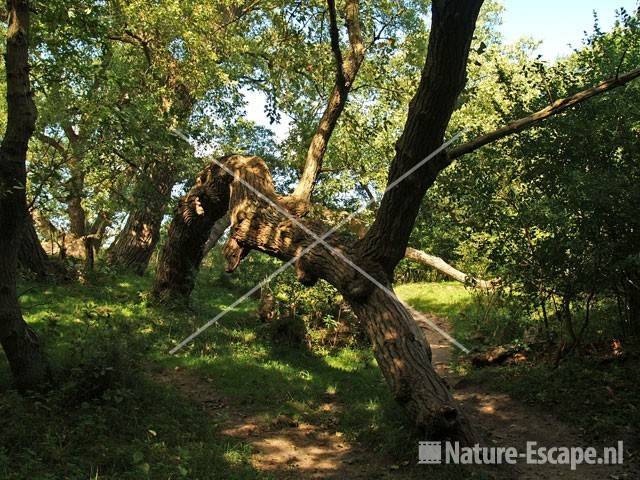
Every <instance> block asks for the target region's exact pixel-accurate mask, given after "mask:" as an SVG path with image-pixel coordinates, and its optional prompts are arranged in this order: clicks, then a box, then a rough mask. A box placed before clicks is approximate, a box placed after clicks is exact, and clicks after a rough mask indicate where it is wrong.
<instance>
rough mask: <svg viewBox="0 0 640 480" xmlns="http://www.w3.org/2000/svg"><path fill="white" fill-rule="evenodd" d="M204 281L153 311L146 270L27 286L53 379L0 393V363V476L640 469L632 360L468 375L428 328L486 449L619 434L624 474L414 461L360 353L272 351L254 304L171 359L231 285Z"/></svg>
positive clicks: (420, 288)
mask: <svg viewBox="0 0 640 480" xmlns="http://www.w3.org/2000/svg"><path fill="white" fill-rule="evenodd" d="M201 277H203V278H202V279H201V280H199V284H198V288H197V289H196V292H195V295H194V298H193V307H192V309H191V310H188V311H184V310H171V309H166V308H159V307H153V306H150V305H148V304H147V302H146V298H145V295H144V294H143V293H141V292H146V291H148V288H149V282H150V278H149V277H144V278H139V277H135V276H123V275H115V274H99V275H96V277H95V278H92V279H89V281H88V283H87V284H85V285H76V284H72V285H41V284H35V283H32V282H25V283H24V285H22V286H21V292H22V295H21V300H22V303H23V308H24V312H25V317H26V318H27V320H28V321H29V322H30V323H32V324H33V325H34V326H35V327H36V329H37V330H38V332H39V333H40V335H41V336H42V337H43V338H45V339H46V340H47V350H48V352H49V354H50V357H51V358H52V364H53V365H55V366H56V367H57V378H58V381H59V382H60V384H59V385H58V388H57V389H55V390H53V391H52V392H51V393H48V394H45V395H35V394H34V395H33V396H30V397H27V398H25V397H22V396H19V395H17V394H16V393H15V392H13V391H12V390H10V389H8V388H7V387H8V385H9V383H10V382H9V375H8V369H7V366H6V363H5V362H4V359H0V432H2V435H0V478H6V479H10V480H14V479H16V480H17V479H24V478H29V479H43V480H46V479H59V478H69V479H76V478H78V479H80V478H82V479H86V478H90V479H96V480H97V479H116V478H117V479H148V478H153V479H156V478H158V479H165V478H166V479H168V478H194V479H218V478H237V479H253V478H256V479H258V478H259V479H263V478H266V479H268V478H285V479H287V478H354V479H357V478H369V477H372V478H398V479H404V478H406V479H412V478H426V477H429V478H434V479H458V478H460V479H462V478H464V479H466V478H478V479H480V478H578V476H579V477H580V478H582V479H590V478H611V479H613V480H615V479H616V478H619V479H623V478H629V479H631V478H638V471H637V470H632V464H634V462H635V460H636V458H637V457H634V456H633V455H634V450H635V449H636V448H637V444H636V445H633V443H632V441H631V440H633V435H634V434H635V433H636V432H637V431H638V422H639V420H638V414H637V412H638V411H637V409H638V408H639V407H640V405H639V404H638V399H639V398H640V392H639V391H638V384H640V381H638V372H639V371H640V368H638V367H639V364H638V362H637V359H636V358H631V359H629V360H627V361H626V362H621V363H619V364H618V363H613V364H607V365H606V366H605V367H603V365H601V364H600V363H599V362H598V361H595V360H594V361H589V360H585V359H579V360H580V361H579V362H578V361H575V362H574V361H571V360H568V361H567V362H563V363H562V364H561V365H560V367H559V368H558V369H556V370H551V369H550V368H549V367H548V366H545V365H533V364H526V365H513V366H508V367H507V366H504V367H491V368H483V369H470V368H468V366H467V364H466V363H465V361H464V359H463V358H462V357H459V356H458V355H457V353H456V352H455V351H453V350H452V349H451V347H450V346H449V344H448V343H446V342H444V341H443V339H442V338H439V337H438V336H436V335H432V334H429V338H430V341H431V343H432V348H433V353H434V364H435V366H436V368H438V370H439V371H440V372H441V373H442V374H443V375H444V376H445V377H446V378H447V380H448V382H449V384H450V385H451V386H452V388H453V392H454V394H455V396H456V398H457V399H458V400H459V401H460V402H461V403H462V404H463V406H464V409H465V411H466V412H467V414H468V415H469V416H470V418H471V421H472V422H474V423H475V424H476V425H477V426H478V428H479V430H480V432H481V433H482V435H483V436H484V438H485V439H486V440H487V443H492V444H496V445H503V446H517V447H520V446H522V445H523V443H524V441H525V440H533V441H538V442H539V444H540V445H549V446H551V445H553V446H574V445H587V444H589V445H594V446H602V445H615V442H614V441H615V440H617V439H619V438H623V439H624V440H625V447H628V449H629V451H627V452H626V456H625V466H624V467H623V468H610V469H609V468H604V467H600V468H595V469H587V468H585V467H583V466H578V469H577V470H576V472H571V471H570V470H569V468H568V467H557V468H555V469H553V468H550V467H549V466H525V465H518V466H517V467H516V468H505V467H500V468H487V469H479V468H477V467H474V468H473V469H468V468H463V467H458V466H450V465H418V464H417V462H416V461H417V442H418V440H419V439H418V438H416V437H415V435H414V434H413V433H412V430H411V428H410V426H409V425H408V424H407V422H406V419H405V417H404V415H403V414H402V412H401V411H400V410H399V409H398V408H397V406H396V404H395V403H394V402H393V399H392V398H391V397H390V395H389V392H388V390H387V387H386V385H385V383H384V380H383V378H382V376H381V375H380V373H379V370H378V368H377V366H376V364H375V360H374V359H373V357H372V355H371V352H370V351H369V349H368V348H366V345H362V346H358V345H350V346H343V347H340V348H336V349H331V350H326V351H310V350H309V349H308V348H306V347H303V346H294V345H281V344H278V343H274V342H273V341H272V340H271V339H270V337H269V335H268V334H267V332H266V331H265V330H264V325H263V324H262V323H261V322H260V320H259V319H258V318H257V315H256V313H255V310H256V306H257V305H256V302H255V300H249V301H248V303H246V304H244V305H243V306H240V307H239V308H238V309H237V310H236V311H233V312H231V313H230V314H229V315H228V316H226V317H225V318H224V320H223V321H222V322H221V323H220V324H219V325H215V326H213V327H212V328H211V329H209V330H208V331H207V332H206V333H205V334H203V335H202V336H201V337H200V338H199V340H198V341H197V342H195V343H194V344H192V345H190V346H189V347H188V348H186V349H185V351H183V352H182V353H181V354H180V355H177V356H171V355H168V353H167V351H168V349H169V348H170V347H171V346H172V345H175V344H176V342H177V341H179V340H180V339H182V338H184V336H186V334H188V333H190V332H191V331H193V330H194V329H195V328H197V326H199V325H201V324H202V323H204V322H205V321H206V320H207V319H208V318H210V316H211V314H212V313H213V312H216V311H219V309H220V308H222V306H224V305H226V304H229V303H231V301H233V299H235V298H236V296H237V295H238V293H239V292H240V293H241V290H242V288H244V286H241V287H242V288H240V289H238V285H232V284H226V283H224V282H222V283H221V282H220V281H219V280H218V279H217V278H216V277H215V276H213V275H211V276H201ZM398 291H399V295H400V296H401V297H402V298H404V299H405V300H406V301H407V302H409V303H410V304H411V305H413V306H414V307H415V308H416V309H418V310H421V311H423V312H429V313H428V315H429V316H430V318H432V319H433V320H434V321H435V322H437V323H438V324H439V325H440V326H441V327H443V328H446V329H449V328H451V325H452V324H453V326H454V327H453V328H454V329H455V331H456V332H457V331H458V330H460V329H461V327H460V322H471V321H472V320H473V318H472V316H473V315H474V313H473V311H472V310H473V308H472V307H473V305H472V300H471V298H470V296H469V294H468V292H465V290H464V288H462V287H461V286H459V285H456V284H449V283H438V284H412V285H403V286H400V287H399V288H398ZM465 340H466V338H465ZM594 378H597V379H598V381H596V382H594ZM605 387H606V389H607V390H605ZM607 392H613V395H611V394H609V393H607ZM636 441H637V437H636Z"/></svg>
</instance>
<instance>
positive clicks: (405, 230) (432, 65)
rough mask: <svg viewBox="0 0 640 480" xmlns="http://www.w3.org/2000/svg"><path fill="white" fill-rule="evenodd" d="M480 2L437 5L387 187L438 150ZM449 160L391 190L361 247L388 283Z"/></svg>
mask: <svg viewBox="0 0 640 480" xmlns="http://www.w3.org/2000/svg"><path fill="white" fill-rule="evenodd" d="M481 5H482V0H467V1H464V2H460V1H454V0H434V1H433V3H432V23H431V32H430V34H429V47H428V53H427V61H426V63H425V66H424V69H423V72H422V78H421V81H420V85H419V87H418V90H417V92H416V94H415V96H414V98H413V100H412V101H411V104H410V107H409V115H408V117H407V122H406V124H405V128H404V131H403V133H402V136H401V137H400V139H399V140H398V142H397V144H396V156H395V158H394V160H393V162H392V164H391V168H390V170H389V178H388V184H391V183H393V182H394V181H396V180H397V179H400V177H402V176H403V175H404V174H405V172H407V171H409V170H411V169H412V168H413V167H414V166H416V165H417V164H418V163H419V162H421V161H422V160H423V159H424V158H425V157H427V156H428V155H429V154H431V153H432V152H433V151H435V150H436V149H437V148H438V147H439V146H440V145H442V140H443V137H444V134H445V131H446V128H447V126H448V124H449V120H450V118H451V114H452V112H453V110H454V108H455V105H456V101H457V99H458V95H459V94H460V92H461V91H462V88H463V87H464V84H465V81H466V66H467V59H468V55H469V47H470V45H471V39H472V37H473V32H474V29H475V22H476V19H477V17H478V13H479V11H480V7H481ZM447 164H448V163H447V158H446V156H445V155H440V156H438V157H436V158H433V159H431V160H430V161H429V162H427V163H426V164H425V165H424V166H422V167H421V168H420V169H419V170H417V171H416V172H415V173H414V174H412V175H409V176H408V178H406V179H404V180H403V181H401V182H400V183H399V184H398V186H397V187H396V188H392V189H388V190H387V191H386V193H385V195H384V196H383V198H382V201H381V202H380V208H379V209H378V212H377V214H376V218H375V221H374V222H373V225H372V226H371V228H370V229H369V231H368V232H367V235H366V236H365V238H364V239H362V242H361V248H362V250H363V255H364V256H367V257H371V258H375V259H376V260H377V261H378V262H379V263H380V264H382V265H383V266H384V268H385V270H386V271H387V275H388V276H389V278H391V277H392V275H393V270H394V268H395V266H396V265H397V263H398V262H399V261H400V260H401V259H402V258H403V257H404V254H405V248H406V246H407V243H408V241H409V235H410V234H411V231H412V230H413V225H414V222H415V219H416V216H417V214H418V210H419V208H420V203H421V201H422V198H423V196H424V194H425V192H426V191H427V188H429V187H430V186H431V185H432V184H433V182H434V181H435V179H436V177H437V176H438V173H439V172H440V171H441V170H442V169H443V168H445V167H446V166H447Z"/></svg>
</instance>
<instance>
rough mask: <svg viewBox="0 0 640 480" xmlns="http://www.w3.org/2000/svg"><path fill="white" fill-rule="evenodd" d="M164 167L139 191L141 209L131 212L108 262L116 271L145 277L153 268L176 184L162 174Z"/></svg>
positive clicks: (160, 166) (166, 174) (137, 193)
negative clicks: (146, 272) (149, 269)
mask: <svg viewBox="0 0 640 480" xmlns="http://www.w3.org/2000/svg"><path fill="white" fill-rule="evenodd" d="M161 163H162V162H161ZM161 163H160V164H158V165H157V166H156V171H155V172H153V173H152V174H151V175H150V178H149V179H148V181H146V182H144V183H142V184H140V185H138V187H137V189H136V192H135V195H134V196H135V198H136V200H137V201H138V203H137V206H136V207H135V208H133V209H132V210H131V211H130V212H129V216H128V218H127V222H126V223H125V226H124V228H123V229H122V231H120V233H119V234H118V236H117V237H116V239H115V240H114V242H113V245H111V247H110V248H109V253H108V256H107V261H108V263H109V264H110V265H111V266H113V267H116V268H119V269H123V270H131V271H133V272H135V273H137V274H138V275H143V274H144V272H145V270H146V269H147V266H148V265H149V260H150V259H151V255H152V254H153V251H154V250H155V248H156V245H157V244H158V240H159V239H160V226H161V225H162V218H163V217H164V213H165V211H166V209H167V204H168V203H169V200H170V198H171V189H172V188H173V184H174V179H173V175H172V174H169V173H167V172H166V171H162V168H163V167H162V164H161Z"/></svg>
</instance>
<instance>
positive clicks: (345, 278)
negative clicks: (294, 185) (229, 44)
mask: <svg viewBox="0 0 640 480" xmlns="http://www.w3.org/2000/svg"><path fill="white" fill-rule="evenodd" d="M481 5H482V0H469V1H465V2H461V1H455V0H434V1H433V4H432V9H433V13H432V20H431V21H432V26H431V31H430V36H429V46H428V53H427V59H426V63H425V66H424V69H423V72H422V77H421V80H420V84H419V86H418V88H417V91H416V94H415V96H414V98H413V100H412V101H411V103H410V106H409V113H408V117H407V121H406V124H405V128H404V131H403V134H402V136H401V137H400V139H399V140H398V142H397V144H396V155H395V158H394V160H393V162H392V164H391V167H390V172H389V177H388V182H389V184H391V183H392V182H394V181H396V180H397V179H399V178H400V177H402V176H403V175H405V173H406V172H409V171H410V170H411V169H412V168H414V167H415V166H416V165H417V164H418V163H419V162H420V161H421V160H422V159H423V158H425V157H426V156H427V155H429V154H430V153H431V152H433V151H435V150H436V149H437V148H438V147H440V146H441V145H442V143H443V138H444V134H445V131H446V128H447V125H448V123H449V121H450V117H451V114H452V112H453V110H454V108H455V105H456V101H457V98H458V95H459V93H460V92H461V90H462V88H463V86H464V83H465V74H466V64H467V58H468V53H469V47H470V43H471V39H472V36H473V32H474V28H475V23H476V20H477V16H478V12H479V9H480V7H481ZM639 75H640V69H639V70H635V71H633V72H629V73H628V74H625V75H620V76H616V78H614V79H611V80H607V81H605V82H602V83H601V84H599V85H597V86H595V87H592V88H590V89H587V90H584V91H582V92H580V93H577V94H575V95H573V96H571V97H568V98H566V99H562V100H558V101H557V102H555V103H554V104H553V105H551V106H549V107H547V108H545V109H544V110H541V111H540V112H537V113H535V114H533V115H531V116H529V117H525V118H523V119H520V120H517V121H515V122H512V123H511V124H509V125H507V126H505V127H503V128H501V129H499V130H497V131H496V132H493V133H490V134H487V135H484V136H482V137H480V138H479V139H476V140H474V141H472V142H469V143H467V144H464V145H461V146H459V147H456V148H454V149H451V150H450V151H449V152H442V153H441V154H439V155H438V156H436V157H434V158H432V159H431V160H430V161H429V162H427V163H425V164H424V165H422V166H421V167H420V168H418V169H417V170H416V171H415V172H413V173H412V174H411V175H409V176H408V177H407V178H406V179H404V180H403V181H401V182H400V183H398V185H397V186H396V187H395V188H393V189H389V190H387V191H386V193H385V195H384V196H383V198H382V201H381V203H380V207H379V209H378V211H377V213H376V217H375V220H374V222H373V225H372V226H371V228H370V229H369V230H368V231H367V232H366V233H365V234H364V236H363V237H362V238H360V239H357V238H352V237H346V236H342V235H332V236H329V237H328V238H327V239H326V240H325V241H326V242H327V243H328V244H329V245H330V246H331V247H332V248H331V249H329V248H327V247H326V246H324V245H322V244H317V242H316V240H315V237H314V235H310V234H309V232H313V233H315V234H316V235H319V236H321V235H322V234H323V233H325V232H326V231H328V230H329V229H330V227H329V226H328V225H326V224H325V223H323V222H319V221H313V220H311V219H308V218H305V217H302V218H300V216H299V212H300V211H305V212H306V211H307V209H306V208H305V207H304V205H303V207H302V208H301V202H303V203H306V199H308V198H310V195H309V193H308V189H310V188H312V185H313V182H312V183H311V186H309V187H307V189H306V191H305V192H304V193H303V194H300V192H298V194H297V195H292V196H289V197H286V196H280V195H278V194H277V193H276V192H275V189H274V185H273V181H272V178H271V175H270V173H269V169H268V167H267V165H266V164H265V162H264V160H262V159H261V158H259V157H247V156H239V155H232V156H228V157H223V158H222V159H220V160H219V161H217V162H212V163H211V164H210V165H209V166H207V167H206V168H205V169H204V170H203V171H202V172H201V173H200V174H199V175H198V177H197V181H196V185H195V186H194V187H193V188H192V189H191V190H190V191H189V193H188V194H187V195H186V196H185V197H183V198H182V199H181V200H180V202H179V205H178V207H177V209H176V212H175V216H174V219H173V222H172V224H171V226H170V228H169V238H168V240H167V244H166V245H165V248H164V250H163V253H162V258H161V265H162V268H161V269H159V271H158V274H157V277H156V284H155V293H156V294H158V293H160V294H161V293H162V292H167V291H173V292H183V293H184V292H186V294H187V295H188V294H189V293H190V291H191V289H192V288H193V281H194V277H195V274H196V272H197V268H198V266H199V264H200V261H201V260H202V255H203V245H204V244H205V243H206V241H207V239H208V237H209V232H210V231H211V228H212V227H213V225H214V224H215V223H216V222H217V221H219V220H220V219H222V218H224V217H225V216H226V215H229V219H230V223H231V232H230V235H229V239H228V241H227V243H226V245H225V247H224V256H225V259H226V263H227V265H226V269H227V271H233V270H234V269H235V268H237V266H238V265H239V263H240V262H241V260H242V258H243V257H244V256H246V255H247V254H248V253H249V252H250V251H251V250H258V251H261V252H264V253H267V254H269V255H271V256H274V257H276V258H279V259H281V260H285V261H286V260H291V259H296V261H295V268H296V274H297V277H298V279H299V281H300V282H302V283H303V284H305V285H312V284H314V283H315V282H316V281H317V280H319V279H324V280H326V281H328V282H329V283H331V284H332V285H334V286H335V287H336V288H337V289H338V290H339V291H340V292H341V294H342V295H343V296H344V298H345V299H346V300H347V301H348V302H349V303H350V305H351V307H352V309H353V311H354V313H355V314H356V315H357V317H358V318H359V319H360V320H361V321H362V322H363V324H364V325H365V327H366V330H367V332H368V336H369V338H370V340H371V343H372V346H373V350H374V354H375V357H376V360H377V362H378V365H379V367H380V369H381V371H382V373H383V375H384V377H385V379H386V381H387V383H388V385H389V387H390V389H391V391H392V394H393V396H394V398H395V399H396V400H397V401H398V402H399V403H400V404H401V405H402V406H404V407H405V408H406V410H407V412H408V413H409V415H410V417H411V418H412V419H413V421H414V423H415V425H416V426H417V427H418V428H419V429H421V430H422V431H423V432H424V433H425V434H426V435H427V436H428V437H431V438H449V439H457V440H459V441H461V442H462V443H465V444H472V443H475V442H476V441H477V435H476V434H475V432H474V431H473V429H472V428H471V426H470V425H469V423H468V421H467V419H466V417H465V416H464V413H463V412H462V411H461V410H460V408H459V406H458V405H457V404H456V402H455V401H454V400H453V398H452V397H451V395H450V393H449V391H448V389H447V387H446V386H445V384H444V383H443V382H442V380H441V379H440V378H439V377H438V376H437V374H436V373H435V371H434V370H433V368H432V366H431V362H430V359H431V353H430V350H429V346H428V343H427V342H426V340H425V338H424V336H423V334H422V333H421V331H420V329H419V328H417V326H416V323H415V321H414V318H413V317H412V315H411V313H410V312H409V311H407V309H406V308H405V307H404V306H403V305H402V303H401V302H400V301H399V300H398V299H397V298H395V296H394V295H393V294H392V293H390V292H391V281H392V277H393V271H394V269H395V267H396V265H397V263H398V262H399V261H400V260H401V259H402V258H403V257H404V256H405V254H406V247H407V243H408V240H409V235H410V233H411V230H412V228H413V225H414V222H415V219H416V216H417V214H418V209H419V207H420V204H421V200H422V198H423V196H424V194H425V193H426V191H427V189H428V188H429V187H430V186H431V185H432V184H433V183H434V181H435V180H436V177H437V176H438V173H439V172H440V171H442V170H443V169H444V168H446V167H447V166H448V165H449V164H450V163H451V162H452V161H453V160H454V159H455V158H458V157H460V156H461V155H464V154H467V153H470V152H471V151H473V150H475V149H477V148H480V147H481V146H483V145H486V144H487V143H489V142H491V141H494V140H497V139H499V138H502V137H504V136H506V135H509V134H511V133H515V132H518V131H520V130H522V129H523V128H526V127H528V126H530V125H532V124H534V123H535V122H538V121H541V120H543V119H545V118H548V117H549V116H551V115H554V114H556V113H558V112H560V111H563V110H564V109H566V108H568V107H570V106H572V105H575V104H577V103H579V102H581V101H584V100H586V99H588V98H590V97H592V96H593V95H597V94H599V93H603V92H605V91H607V90H609V89H612V88H615V87H618V86H620V85H624V84H625V83H627V82H629V81H630V80H632V79H634V78H636V77H638V76H639ZM220 165H222V166H223V167H224V168H221V166H220ZM313 168H314V169H315V171H316V172H317V171H319V168H318V167H317V166H316V165H313ZM229 172H230V173H232V174H230V173H229ZM316 175H317V173H316ZM246 184H249V185H251V186H252V187H253V189H255V190H257V191H258V192H260V193H261V194H260V195H256V194H255V192H254V190H253V189H250V188H247V186H246ZM264 198H268V199H269V200H270V201H271V202H273V203H275V204H276V205H278V206H279V208H274V206H273V205H272V204H271V203H270V202H266V201H265V200H264ZM282 209H284V210H286V211H287V212H289V213H288V214H287V215H285V214H283V212H282ZM291 216H294V217H296V216H297V217H298V219H297V222H294V221H292V219H291ZM298 222H299V223H301V224H302V225H303V227H304V228H301V227H300V225H299V223H298ZM308 248H309V251H307V249H308ZM333 249H335V250H337V251H338V252H340V255H341V256H345V257H347V258H348V259H349V260H351V261H352V262H353V263H354V264H356V265H358V266H359V267H360V268H362V269H363V270H365V271H366V272H367V273H368V275H370V276H371V277H373V278H374V279H375V281H376V283H379V284H381V285H382V286H383V287H385V288H384V289H380V288H378V287H376V286H375V285H374V284H373V283H372V282H371V281H370V280H368V279H366V278H365V277H364V276H363V275H361V274H360V273H359V272H358V271H356V270H354V269H353V268H352V267H351V266H350V265H349V264H348V263H347V262H344V261H343V259H341V258H340V256H336V255H335V254H334V253H333V251H332V250H333Z"/></svg>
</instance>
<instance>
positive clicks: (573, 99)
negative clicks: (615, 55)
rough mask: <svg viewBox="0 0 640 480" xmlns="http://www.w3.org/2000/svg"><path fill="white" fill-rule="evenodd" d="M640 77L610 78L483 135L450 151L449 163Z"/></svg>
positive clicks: (634, 72) (638, 71) (639, 71)
mask: <svg viewBox="0 0 640 480" xmlns="http://www.w3.org/2000/svg"><path fill="white" fill-rule="evenodd" d="M639 76H640V68H637V69H635V70H632V71H630V72H627V73H625V74H623V75H619V76H616V77H613V78H610V79H608V80H605V81H603V82H600V83H599V84H597V85H595V86H593V87H591V88H587V89H586V90H582V91H581V92H578V93H576V94H574V95H571V96H570V97H566V98H562V99H560V100H556V101H555V102H553V103H552V104H551V105H549V106H548V107H546V108H543V109H542V110H539V111H537V112H535V113H533V114H531V115H529V116H526V117H523V118H520V119H518V120H515V121H513V122H511V123H509V124H508V125H505V126H504V127H502V128H499V129H497V130H494V131H493V132H491V133H487V134H485V135H482V136H480V137H478V138H476V139H475V140H472V141H470V142H467V143H464V144H462V145H460V146H458V147H455V148H452V149H451V150H449V152H448V154H447V157H448V160H449V162H452V161H453V160H455V159H456V158H458V157H461V156H462V155H466V154H468V153H471V152H473V151H474V150H477V149H478V148H480V147H483V146H485V145H487V144H489V143H492V142H495V141H496V140H500V139H501V138H504V137H506V136H508V135H511V134H513V133H517V132H520V131H522V130H524V129H525V128H529V127H531V126H533V125H534V124H536V123H538V122H541V121H542V120H545V119H547V118H549V117H551V116H553V115H556V114H558V113H560V112H562V111H564V110H566V109H567V108H569V107H572V106H574V105H577V104H579V103H582V102H584V101H585V100H588V99H590V98H592V97H595V96H597V95H600V94H602V93H605V92H608V91H609V90H613V89H614V88H618V87H621V86H623V85H625V84H627V83H629V82H630V81H632V80H634V79H636V78H638V77H639Z"/></svg>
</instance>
